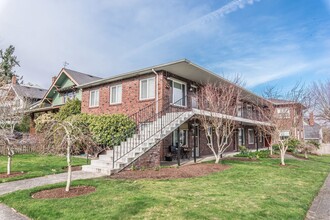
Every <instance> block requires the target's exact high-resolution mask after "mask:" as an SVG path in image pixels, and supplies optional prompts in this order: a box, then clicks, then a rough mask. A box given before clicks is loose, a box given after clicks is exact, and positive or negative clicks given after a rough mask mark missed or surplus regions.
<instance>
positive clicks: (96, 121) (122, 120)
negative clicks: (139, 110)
mask: <svg viewBox="0 0 330 220" xmlns="http://www.w3.org/2000/svg"><path fill="white" fill-rule="evenodd" d="M81 117H82V120H84V121H85V122H86V123H87V124H88V127H89V129H90V131H91V133H92V134H93V136H94V139H95V141H96V142H97V143H98V144H100V145H103V146H115V145H119V144H120V142H122V141H124V140H126V139H127V138H128V137H131V136H132V135H133V134H134V133H135V128H136V125H135V123H134V122H133V121H132V120H131V119H130V118H129V117H128V116H126V115H123V114H111V115H89V114H81Z"/></svg>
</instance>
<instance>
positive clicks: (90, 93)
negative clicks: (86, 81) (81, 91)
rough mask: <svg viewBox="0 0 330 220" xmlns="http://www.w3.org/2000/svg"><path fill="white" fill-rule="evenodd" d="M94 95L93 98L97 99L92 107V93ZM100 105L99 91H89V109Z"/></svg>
mask: <svg viewBox="0 0 330 220" xmlns="http://www.w3.org/2000/svg"><path fill="white" fill-rule="evenodd" d="M93 92H94V93H96V94H97V96H96V95H95V96H94V97H97V99H96V101H97V102H96V101H94V102H95V105H92V93H93ZM99 104H100V91H99V89H94V90H91V91H89V107H91V108H93V107H98V106H99Z"/></svg>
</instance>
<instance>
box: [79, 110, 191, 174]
mask: <svg viewBox="0 0 330 220" xmlns="http://www.w3.org/2000/svg"><path fill="white" fill-rule="evenodd" d="M192 115H193V112H185V113H183V112H173V113H167V114H166V115H163V116H162V117H161V118H158V119H156V120H155V121H154V122H150V123H146V124H144V125H143V127H142V128H141V129H140V130H139V133H137V134H133V135H132V137H130V138H127V140H126V141H123V142H122V143H120V145H119V146H115V147H114V150H107V151H106V154H104V155H100V156H99V159H98V160H92V161H91V165H84V166H83V170H84V171H88V172H97V173H104V174H106V175H111V173H115V172H118V171H120V170H121V169H123V168H125V167H126V166H127V165H128V164H130V163H131V162H132V161H133V160H134V159H137V158H138V157H140V156H141V155H143V154H144V153H145V152H146V151H147V150H149V149H150V148H152V147H153V146H155V144H156V143H157V142H158V141H159V140H162V139H163V138H165V137H166V136H168V135H169V134H170V133H171V132H173V131H174V130H175V129H176V128H177V127H179V126H180V125H181V124H182V123H184V122H185V121H186V120H188V119H189V118H190V117H191V116H192ZM161 126H163V127H161ZM114 154H115V158H118V157H119V156H121V158H120V159H119V160H117V161H115V163H114V166H115V169H113V168H112V166H113V162H112V161H113V155H114ZM119 154H120V155H119Z"/></svg>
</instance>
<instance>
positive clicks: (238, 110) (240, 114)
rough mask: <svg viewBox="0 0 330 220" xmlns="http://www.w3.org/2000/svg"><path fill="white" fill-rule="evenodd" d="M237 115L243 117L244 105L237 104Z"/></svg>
mask: <svg viewBox="0 0 330 220" xmlns="http://www.w3.org/2000/svg"><path fill="white" fill-rule="evenodd" d="M237 116H238V117H242V116H243V114H242V106H241V105H238V106H237Z"/></svg>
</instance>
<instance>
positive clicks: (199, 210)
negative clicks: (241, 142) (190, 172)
mask: <svg viewBox="0 0 330 220" xmlns="http://www.w3.org/2000/svg"><path fill="white" fill-rule="evenodd" d="M286 162H287V164H288V166H285V167H282V166H279V165H278V164H279V160H278V159H270V158H269V159H268V158H267V159H260V160H259V161H257V162H243V161H225V163H226V164H228V165H230V166H231V168H230V169H227V170H225V171H223V172H218V173H213V174H210V175H208V176H204V177H198V178H190V179H172V180H134V181H133V180H116V179H110V178H100V179H94V180H81V181H74V183H73V185H91V186H95V187H96V188H97V191H96V192H95V193H92V194H89V195H84V196H80V197H76V198H70V199H42V200H37V199H32V198H31V193H33V192H37V191H39V190H41V189H49V188H54V187H59V186H64V184H56V185H51V186H45V187H39V188H35V189H32V190H25V191H19V192H15V193H12V194H8V195H5V196H2V197H0V202H3V203H5V204H7V205H9V206H11V207H13V208H15V209H17V210H18V211H20V212H22V213H23V214H26V215H27V216H29V217H31V218H33V219H304V216H305V214H306V212H307V210H308V208H309V206H310V204H311V202H312V201H313V198H314V197H315V196H316V195H317V193H318V191H319V189H320V187H321V186H322V184H323V182H324V180H325V178H326V176H327V175H328V173H329V172H330V166H329V164H330V157H329V156H327V157H326V156H323V157H312V159H311V160H308V161H303V160H294V159H291V160H287V161H286ZM173 169H176V168H173Z"/></svg>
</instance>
